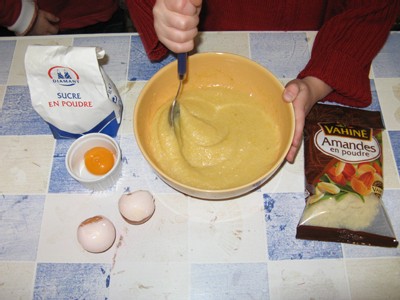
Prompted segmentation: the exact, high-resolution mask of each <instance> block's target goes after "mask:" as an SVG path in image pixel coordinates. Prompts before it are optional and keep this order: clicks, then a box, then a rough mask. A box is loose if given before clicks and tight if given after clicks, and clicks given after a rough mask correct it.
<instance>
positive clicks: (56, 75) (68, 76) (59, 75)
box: [47, 66, 79, 86]
mask: <svg viewBox="0 0 400 300" xmlns="http://www.w3.org/2000/svg"><path fill="white" fill-rule="evenodd" d="M47 74H48V75H49V77H50V79H51V80H52V81H53V83H57V84H59V85H63V86H72V85H75V84H77V83H79V75H78V73H77V72H75V71H74V70H73V69H71V68H68V67H63V66H54V67H52V68H50V69H49V71H48V72H47Z"/></svg>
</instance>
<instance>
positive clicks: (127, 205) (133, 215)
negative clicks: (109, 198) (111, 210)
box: [118, 190, 155, 225]
mask: <svg viewBox="0 0 400 300" xmlns="http://www.w3.org/2000/svg"><path fill="white" fill-rule="evenodd" d="M154 202H155V200H154V197H153V195H152V194H151V193H150V192H148V191H142V190H140V191H136V192H132V193H129V194H124V195H122V196H121V198H120V199H119V202H118V207H119V211H120V213H121V215H122V216H123V217H124V219H125V220H126V221H127V222H128V223H130V224H136V225H138V224H143V223H145V222H147V221H148V220H149V219H150V218H151V216H152V215H153V213H154V211H155V203H154Z"/></svg>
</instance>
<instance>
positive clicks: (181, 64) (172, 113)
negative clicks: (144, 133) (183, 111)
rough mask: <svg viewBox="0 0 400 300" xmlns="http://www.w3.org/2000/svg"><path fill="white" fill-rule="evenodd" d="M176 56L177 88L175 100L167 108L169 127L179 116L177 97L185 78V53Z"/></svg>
mask: <svg viewBox="0 0 400 300" xmlns="http://www.w3.org/2000/svg"><path fill="white" fill-rule="evenodd" d="M177 56H178V58H177V59H178V78H179V86H178V91H177V92H176V95H175V98H174V100H173V101H172V104H171V107H170V108H169V115H168V121H169V125H170V126H174V124H175V118H176V117H177V116H178V115H179V112H180V109H179V102H178V97H179V95H180V93H181V90H182V85H183V80H184V79H185V77H186V65H187V53H179V54H178V55H177Z"/></svg>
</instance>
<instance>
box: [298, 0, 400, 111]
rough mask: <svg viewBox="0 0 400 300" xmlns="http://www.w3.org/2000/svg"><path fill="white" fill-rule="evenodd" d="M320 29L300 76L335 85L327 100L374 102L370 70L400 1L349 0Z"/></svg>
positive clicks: (351, 104)
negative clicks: (344, 6)
mask: <svg viewBox="0 0 400 300" xmlns="http://www.w3.org/2000/svg"><path fill="white" fill-rule="evenodd" d="M347 3H348V4H347V6H346V8H345V9H344V10H343V11H342V12H341V13H340V14H338V15H336V16H335V17H333V18H331V19H330V20H329V21H327V22H326V23H325V24H324V25H323V27H322V28H321V29H320V30H319V32H318V34H317V36H316V38H315V42H314V45H313V49H312V53H311V59H310V61H309V62H308V64H307V65H306V67H305V68H304V70H303V71H301V72H300V74H299V75H298V78H304V77H306V76H314V77H317V78H319V79H321V80H323V81H324V82H325V83H327V84H328V85H329V86H331V87H332V88H333V90H334V91H333V92H332V93H331V94H329V95H328V96H327V97H326V98H325V99H324V100H329V101H334V102H337V103H341V104H345V105H350V106H355V107H365V106H368V105H369V104H370V103H371V91H370V82H369V70H370V67H371V63H372V60H373V59H374V57H375V56H376V55H377V53H378V52H379V50H380V49H381V47H382V46H383V45H384V43H385V41H386V39H387V37H388V34H389V32H390V29H391V26H392V25H393V24H394V21H395V19H396V16H397V13H398V12H399V9H400V1H398V0H388V1H382V0H376V1H365V0H354V1H347Z"/></svg>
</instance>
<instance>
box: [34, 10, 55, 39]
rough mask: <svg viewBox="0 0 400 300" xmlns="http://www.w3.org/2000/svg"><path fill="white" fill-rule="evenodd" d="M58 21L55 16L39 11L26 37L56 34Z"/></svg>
mask: <svg viewBox="0 0 400 300" xmlns="http://www.w3.org/2000/svg"><path fill="white" fill-rule="evenodd" d="M59 21H60V19H59V18H57V17H56V16H55V15H53V14H51V13H49V12H46V11H43V10H40V9H39V11H38V15H37V17H36V20H35V23H34V24H33V26H32V28H31V30H30V31H29V32H28V33H27V35H50V34H57V33H58V29H59V28H58V22H59Z"/></svg>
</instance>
